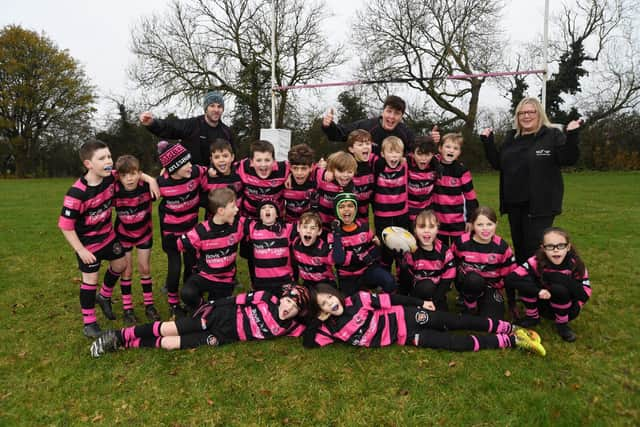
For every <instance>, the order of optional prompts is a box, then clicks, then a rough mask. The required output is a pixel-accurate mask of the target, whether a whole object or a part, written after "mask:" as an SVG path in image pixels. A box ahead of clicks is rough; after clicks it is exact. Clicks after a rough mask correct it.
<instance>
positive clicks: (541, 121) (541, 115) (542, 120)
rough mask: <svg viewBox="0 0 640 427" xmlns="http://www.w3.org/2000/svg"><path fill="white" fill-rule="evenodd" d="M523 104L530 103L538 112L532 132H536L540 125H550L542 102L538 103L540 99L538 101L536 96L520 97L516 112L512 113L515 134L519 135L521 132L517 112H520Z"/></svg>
mask: <svg viewBox="0 0 640 427" xmlns="http://www.w3.org/2000/svg"><path fill="white" fill-rule="evenodd" d="M525 104H529V105H532V106H533V107H534V108H535V109H536V111H537V112H538V127H537V128H536V129H535V131H534V133H538V131H539V130H540V128H541V127H542V126H547V127H550V126H551V122H550V121H549V118H548V117H547V113H545V112H544V108H542V104H541V103H540V101H538V98H530V97H528V98H522V101H520V102H519V103H518V106H517V107H516V113H515V114H514V115H513V128H514V129H515V130H516V135H520V134H521V133H522V128H521V127H520V121H519V120H518V114H520V111H521V110H522V108H523V107H524V105H525Z"/></svg>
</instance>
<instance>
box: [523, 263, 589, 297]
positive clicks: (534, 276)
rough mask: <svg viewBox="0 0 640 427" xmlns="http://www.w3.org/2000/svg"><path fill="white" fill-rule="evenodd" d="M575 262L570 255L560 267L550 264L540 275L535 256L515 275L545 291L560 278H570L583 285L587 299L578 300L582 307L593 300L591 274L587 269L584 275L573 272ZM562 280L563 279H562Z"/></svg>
mask: <svg viewBox="0 0 640 427" xmlns="http://www.w3.org/2000/svg"><path fill="white" fill-rule="evenodd" d="M575 262H576V260H575V258H574V257H573V256H571V255H570V254H568V255H567V256H566V257H565V259H564V261H563V262H562V263H561V264H560V265H555V264H551V263H548V265H546V266H545V267H544V270H543V271H542V274H540V273H539V266H538V260H537V258H536V257H535V255H534V256H532V257H531V258H529V259H528V260H527V261H526V262H525V263H524V264H522V265H520V266H518V267H517V268H516V269H515V270H514V271H513V274H514V275H516V276H518V277H523V278H524V277H529V278H530V279H531V280H533V281H534V282H535V283H537V284H538V285H539V286H541V287H542V288H545V289H547V288H549V287H550V284H551V283H554V281H555V280H554V279H555V278H557V277H558V276H564V277H565V278H566V277H569V278H571V279H572V280H576V281H578V282H580V283H581V285H582V289H583V291H584V294H585V296H586V298H585V299H579V300H578V304H580V307H582V306H583V305H584V304H585V303H586V302H587V301H588V299H589V298H591V282H590V280H589V272H588V271H587V268H586V267H585V269H584V274H578V273H577V272H574V271H573V270H574V268H573V267H574V266H575ZM560 279H562V277H561V278H560ZM558 282H562V280H558Z"/></svg>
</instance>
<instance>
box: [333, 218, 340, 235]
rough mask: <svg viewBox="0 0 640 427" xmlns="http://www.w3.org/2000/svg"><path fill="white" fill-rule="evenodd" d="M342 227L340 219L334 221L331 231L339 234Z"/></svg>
mask: <svg viewBox="0 0 640 427" xmlns="http://www.w3.org/2000/svg"><path fill="white" fill-rule="evenodd" d="M341 226H342V223H341V222H340V220H339V219H334V220H333V221H331V231H333V232H334V233H339V232H340V228H341Z"/></svg>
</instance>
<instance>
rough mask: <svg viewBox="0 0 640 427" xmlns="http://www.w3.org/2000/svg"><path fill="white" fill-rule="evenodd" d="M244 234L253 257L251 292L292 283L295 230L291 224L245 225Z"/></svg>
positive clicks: (254, 222)
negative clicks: (291, 247)
mask: <svg viewBox="0 0 640 427" xmlns="http://www.w3.org/2000/svg"><path fill="white" fill-rule="evenodd" d="M245 227H246V230H245V236H246V239H247V240H248V241H249V244H250V246H251V251H252V255H253V265H254V278H255V282H254V283H253V285H254V288H256V290H257V289H262V290H269V289H273V288H278V287H281V286H282V285H287V284H292V283H293V268H292V267H291V250H290V248H289V246H290V244H291V241H292V240H293V237H294V232H295V228H294V225H293V224H291V223H284V222H283V221H282V220H278V222H276V224H274V225H270V226H267V225H263V224H262V223H261V222H260V221H257V220H249V221H247V223H246V225H245Z"/></svg>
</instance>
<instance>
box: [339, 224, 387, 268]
mask: <svg viewBox="0 0 640 427" xmlns="http://www.w3.org/2000/svg"><path fill="white" fill-rule="evenodd" d="M341 233H342V237H341V240H342V247H343V248H344V254H345V259H344V262H343V263H342V264H340V265H336V272H337V273H338V277H344V278H353V277H358V276H361V275H362V274H364V272H365V270H366V269H367V267H369V266H370V265H371V264H373V262H375V261H376V260H377V257H376V256H375V251H376V245H375V243H373V238H374V237H375V236H374V234H373V231H371V230H370V229H369V224H368V223H362V222H358V223H357V227H355V228H354V230H353V231H345V230H344V227H343V229H342V232H341Z"/></svg>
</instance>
